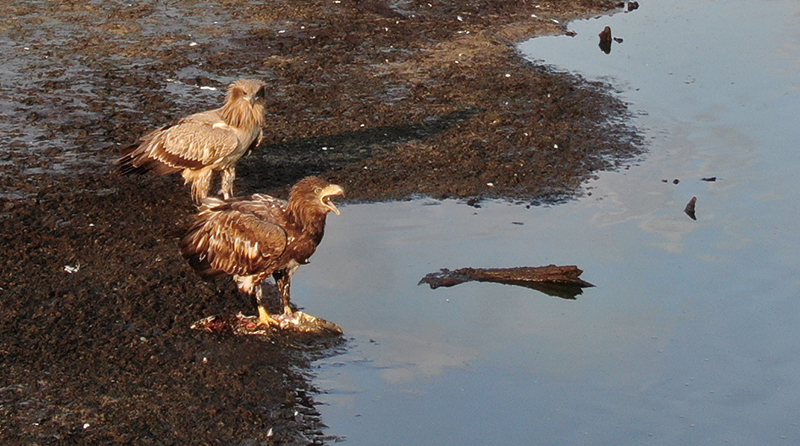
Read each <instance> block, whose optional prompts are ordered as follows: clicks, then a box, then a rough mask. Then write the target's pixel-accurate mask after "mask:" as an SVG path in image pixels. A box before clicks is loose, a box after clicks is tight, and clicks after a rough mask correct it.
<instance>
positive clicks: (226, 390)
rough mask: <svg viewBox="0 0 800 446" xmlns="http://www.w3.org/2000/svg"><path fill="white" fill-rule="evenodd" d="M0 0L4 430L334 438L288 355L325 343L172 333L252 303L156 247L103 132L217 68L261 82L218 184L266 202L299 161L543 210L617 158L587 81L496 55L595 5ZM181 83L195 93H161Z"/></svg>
mask: <svg viewBox="0 0 800 446" xmlns="http://www.w3.org/2000/svg"><path fill="white" fill-rule="evenodd" d="M3 6H4V8H5V10H6V11H7V14H6V18H5V19H4V20H3V22H2V28H1V29H2V30H3V33H2V35H3V36H4V39H5V40H4V41H5V42H6V44H7V46H8V47H11V48H13V49H14V50H15V51H19V53H18V54H7V55H6V56H5V58H4V59H3V60H4V65H5V66H6V68H7V69H8V70H9V72H10V73H11V74H10V75H9V76H8V77H7V79H6V81H4V82H3V84H2V86H1V87H2V91H3V92H4V95H5V96H6V101H7V103H10V104H12V108H13V110H11V111H8V110H4V114H3V118H2V121H0V126H2V127H3V129H5V132H4V133H5V135H3V136H2V137H0V143H2V144H3V149H2V150H0V190H2V191H3V193H2V195H0V197H2V198H0V225H2V232H1V234H2V246H3V248H2V256H1V257H0V258H1V259H2V260H0V261H1V262H2V269H1V270H0V271H1V272H0V294H1V295H2V299H0V312H1V313H2V315H3V317H2V319H0V320H2V322H0V440H1V441H2V442H3V443H4V444H15V443H22V444H32V443H36V444H75V443H77V444H108V443H131V444H320V443H326V442H332V441H333V440H335V439H332V438H326V437H325V435H324V433H323V428H324V424H323V423H324V420H320V419H319V414H318V412H317V411H316V409H315V408H314V398H313V395H314V388H313V385H312V384H311V383H310V375H309V373H310V372H309V368H308V366H309V364H310V362H311V361H313V360H314V358H317V357H320V356H325V355H335V354H336V352H337V350H338V349H341V348H346V338H345V339H343V340H341V341H330V342H317V343H309V342H305V341H304V342H301V343H298V342H294V341H293V340H281V339H278V340H276V341H274V342H264V341H261V340H258V339H252V338H250V339H243V338H238V337H232V336H223V335H211V334H208V333H204V332H198V331H193V330H190V329H189V326H190V325H191V323H192V322H194V321H196V320H198V319H200V318H203V317H206V316H209V315H213V314H234V313H236V312H239V311H243V312H246V313H252V312H254V308H253V306H252V303H251V302H250V301H248V300H247V299H246V298H244V297H241V296H239V295H238V294H237V292H236V290H235V288H234V286H233V284H232V283H231V282H230V281H220V282H216V283H204V282H202V281H201V280H200V279H199V278H198V277H197V276H196V275H195V274H194V273H193V272H192V271H191V269H190V268H189V267H188V266H187V265H186V264H185V262H184V261H183V259H182V258H181V257H180V255H179V253H178V249H177V240H178V239H179V238H180V236H181V234H182V232H183V230H184V229H185V227H186V224H187V223H188V221H189V218H190V217H191V215H192V213H193V212H194V209H195V208H194V207H193V205H192V203H191V200H190V198H189V191H188V188H186V187H184V186H183V185H182V180H181V179H180V178H179V177H178V176H176V175H174V176H168V177H156V176H153V175H145V176H135V177H122V176H119V175H118V174H116V173H115V172H114V168H113V162H114V160H115V159H116V157H117V156H118V153H119V150H120V149H121V148H122V147H124V146H126V145H129V144H133V143H135V142H136V140H137V139H138V138H139V137H140V136H141V135H142V134H143V133H144V132H146V131H147V130H149V129H152V128H154V127H157V126H160V125H164V124H167V123H169V122H170V121H171V120H172V119H174V118H177V117H180V116H183V115H185V114H188V113H192V112H195V111H199V110H202V109H207V108H211V107H215V106H217V105H218V104H219V103H220V102H221V100H222V93H221V89H223V88H224V86H225V84H226V83H227V82H228V81H229V80H232V79H235V78H239V77H251V76H258V77H260V78H262V79H264V80H265V81H266V82H267V83H268V84H269V85H270V89H271V94H270V96H269V98H268V101H267V109H268V121H269V124H268V126H267V128H266V129H265V131H266V141H265V143H264V144H263V145H262V146H261V147H259V148H258V149H257V150H255V151H254V152H253V153H251V154H249V155H248V156H246V157H245V158H243V159H242V161H241V162H240V163H239V167H238V176H237V180H236V184H235V188H236V191H237V192H238V193H242V194H245V193H253V192H265V193H270V194H276V195H280V196H285V193H286V188H287V187H288V186H290V185H291V184H293V183H294V182H295V181H297V180H298V179H299V178H302V177H303V176H306V175H311V174H316V175H322V176H324V177H326V178H328V179H330V180H331V181H333V182H337V183H339V184H342V185H343V186H345V188H346V189H347V192H348V198H347V199H348V200H352V201H376V200H388V199H406V198H410V197H413V196H419V195H426V196H431V197H435V198H444V197H457V198H462V199H463V200H464V202H465V203H468V204H476V203H477V202H479V201H480V200H481V199H484V198H507V199H511V200H515V201H519V202H522V203H531V204H540V203H555V202H560V201H563V200H567V199H570V198H572V197H575V196H577V195H580V194H581V193H582V191H581V189H580V185H581V184H582V183H583V182H584V181H586V180H587V179H589V178H591V176H592V175H593V174H594V173H595V172H597V171H598V170H604V169H613V168H616V167H619V166H620V165H623V164H625V163H626V162H629V161H630V160H631V159H632V158H633V157H635V156H636V155H638V154H639V153H640V151H641V140H640V138H639V137H638V135H637V133H636V131H635V129H633V128H631V127H630V126H629V125H627V124H626V121H625V118H626V117H627V116H628V110H627V109H626V107H625V104H624V103H622V102H621V101H619V100H618V99H617V98H615V97H613V96H612V95H611V94H610V92H609V89H608V88H607V87H606V86H604V85H601V84H596V83H589V82H586V81H584V80H582V79H580V78H576V77H573V76H570V75H566V74H559V73H552V72H550V71H548V70H547V69H546V68H544V67H540V66H535V65H533V64H530V63H526V62H524V61H523V60H522V59H521V58H520V57H519V54H518V53H517V52H516V50H515V48H514V44H515V43H516V42H518V41H519V40H521V39H525V38H528V37H531V36H533V35H538V34H545V33H563V32H565V31H566V30H567V28H566V27H565V26H564V24H565V23H566V20H568V19H569V18H574V17H578V16H584V15H587V14H590V13H599V12H600V11H610V10H613V8H615V6H616V2H609V1H599V0H571V1H563V2H553V3H552V4H551V3H549V2H541V3H526V2H515V3H514V4H509V2H502V1H494V2H447V3H446V4H444V3H438V2H426V1H423V2H415V1H409V2H382V1H377V0H371V1H370V0H367V1H359V2H353V1H347V0H342V1H341V2H333V1H326V2H314V1H310V2H309V1H304V2H299V1H293V0H291V1H286V2H281V3H263V4H249V3H248V2H240V1H229V2H224V3H221V4H215V5H208V4H206V3H203V4H197V3H195V2H192V1H186V0H176V1H173V2H168V3H167V4H164V3H155V2H144V3H136V4H132V5H130V6H129V5H128V4H118V5H106V4H84V3H72V2H62V1H56V2H50V3H48V4H37V5H19V4H17V3H13V2H9V4H4V5H3ZM534 15H535V17H533V16H534ZM556 21H557V22H558V23H556ZM187 86H195V87H206V88H207V89H208V88H216V89H217V90H216V92H214V90H199V89H198V88H195V87H187ZM186 88H192V89H194V90H195V91H198V92H203V94H199V93H198V94H196V95H193V96H190V97H186V96H185V95H179V94H176V93H175V91H186ZM209 92H210V93H209ZM206 93H207V94H206ZM324 247H325V244H324V241H323V244H322V246H321V247H320V249H324ZM298 280H302V272H301V273H300V275H299V276H298ZM332 298H335V296H334V297H332ZM300 301H301V302H300V303H302V299H300ZM308 311H309V312H310V313H312V314H313V313H314V311H313V308H312V309H308ZM343 328H344V329H345V332H346V331H347V327H343Z"/></svg>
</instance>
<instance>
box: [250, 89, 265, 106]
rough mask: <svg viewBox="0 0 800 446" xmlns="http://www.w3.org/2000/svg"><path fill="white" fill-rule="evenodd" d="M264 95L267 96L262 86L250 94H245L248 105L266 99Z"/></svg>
mask: <svg viewBox="0 0 800 446" xmlns="http://www.w3.org/2000/svg"><path fill="white" fill-rule="evenodd" d="M266 97H267V92H266V90H265V89H264V87H261V88H259V89H258V91H257V92H255V93H253V94H251V95H248V96H247V101H248V102H250V105H253V104H255V103H256V102H258V101H260V100H264V99H266Z"/></svg>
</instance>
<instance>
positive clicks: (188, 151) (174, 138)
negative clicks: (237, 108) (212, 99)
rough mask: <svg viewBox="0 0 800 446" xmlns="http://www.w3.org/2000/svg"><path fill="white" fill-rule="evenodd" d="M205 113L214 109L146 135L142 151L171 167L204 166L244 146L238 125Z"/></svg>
mask: <svg viewBox="0 0 800 446" xmlns="http://www.w3.org/2000/svg"><path fill="white" fill-rule="evenodd" d="M205 114H209V115H211V114H212V113H211V112H206V113H203V114H198V115H192V116H189V117H187V118H184V119H182V120H181V121H178V122H177V123H176V124H173V125H170V126H167V127H163V128H161V129H158V130H155V131H153V132H152V133H150V134H148V135H146V136H145V137H144V138H143V140H142V145H141V147H142V148H143V149H144V151H143V152H144V153H143V154H146V157H147V158H150V159H153V160H156V161H158V162H160V163H162V164H164V165H166V166H168V167H169V168H171V169H186V168H189V169H201V168H203V167H206V166H211V165H213V164H215V163H217V162H219V161H220V160H221V159H222V158H224V157H226V156H228V155H230V154H231V153H234V152H236V151H237V150H241V148H240V147H239V144H240V142H239V138H238V137H237V136H238V133H239V131H238V129H235V128H233V127H230V126H229V125H227V124H225V123H224V122H223V121H222V120H221V119H213V116H203V115H205ZM214 114H215V113H214Z"/></svg>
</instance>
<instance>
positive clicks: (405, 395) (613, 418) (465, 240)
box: [293, 0, 800, 445]
mask: <svg viewBox="0 0 800 446" xmlns="http://www.w3.org/2000/svg"><path fill="white" fill-rule="evenodd" d="M642 3H643V5H642V7H641V8H640V9H639V10H637V11H635V12H632V13H620V14H616V15H613V16H603V17H599V18H593V19H589V20H584V21H578V22H573V23H571V24H570V26H569V28H570V29H573V30H575V31H576V32H577V36H576V37H572V38H571V37H566V36H558V37H543V38H538V39H534V40H532V41H530V42H527V43H525V44H523V45H521V47H520V49H521V51H522V52H523V53H524V54H525V55H526V57H528V58H531V59H534V60H540V61H544V63H547V64H552V65H554V66H556V67H558V69H564V70H569V71H576V72H578V73H580V74H582V75H584V76H585V77H587V78H588V79H601V80H604V81H606V82H609V83H611V84H612V85H613V86H614V87H615V88H617V89H618V90H619V94H620V95H621V96H622V97H623V98H624V99H625V100H627V101H629V102H630V103H631V108H632V109H633V110H635V111H637V113H638V115H637V117H636V118H635V123H636V125H637V126H639V127H640V128H643V129H644V130H645V132H646V135H647V136H648V137H649V139H650V141H651V145H650V153H649V154H648V155H647V156H646V158H645V160H644V161H643V162H641V163H640V164H638V165H634V166H631V167H630V168H629V169H626V170H623V171H621V172H616V173H603V174H600V176H599V179H598V180H596V181H593V182H592V183H590V184H588V185H587V187H588V188H589V189H588V190H589V192H590V193H591V195H590V196H587V197H584V198H583V199H580V200H577V201H574V202H570V203H567V204H564V205H558V206H553V207H535V208H530V209H528V208H526V207H524V206H519V205H513V204H508V203H499V202H492V203H484V204H483V205H482V207H480V208H477V209H476V208H472V207H469V206H466V205H464V204H460V203H455V202H450V201H446V202H436V201H432V200H418V201H412V202H403V203H386V204H372V205H350V206H345V207H343V209H342V215H341V216H331V217H330V218H329V219H328V224H329V227H328V231H327V233H326V238H325V240H324V242H323V243H322V246H321V247H320V249H319V251H318V252H317V254H316V255H315V256H314V259H313V261H312V263H311V265H309V266H307V267H304V268H303V269H301V271H300V272H299V274H298V275H297V276H296V280H295V282H294V290H293V296H295V297H294V300H295V301H296V302H297V304H298V305H301V306H305V308H306V310H307V311H308V312H310V313H311V314H314V315H317V316H322V317H325V318H327V319H330V320H333V321H336V322H337V323H339V324H340V325H341V326H342V327H343V328H344V329H345V330H346V332H347V335H348V336H349V338H350V339H351V341H350V344H349V349H348V351H347V352H346V353H344V354H343V355H340V356H336V357H333V358H329V359H326V360H323V361H320V362H318V363H317V366H318V369H317V370H316V372H317V378H316V381H315V384H316V385H317V386H318V387H319V388H320V390H321V391H322V392H323V393H322V394H321V395H319V396H318V398H317V400H318V401H319V402H321V403H323V404H322V405H321V406H320V410H321V412H322V420H323V421H324V422H325V423H326V424H327V425H328V426H330V427H329V429H328V431H327V433H328V434H330V435H334V436H341V437H344V438H346V440H347V443H348V444H358V445H361V444H365V445H366V444H387V443H388V444H409V445H412V444H413V445H426V444H431V445H433V444H436V445H446V444H453V445H456V444H458V445H461V444H485V443H491V444H514V443H523V444H530V443H536V444H723V443H726V442H728V443H731V444H773V443H781V444H784V443H785V442H786V441H797V439H798V437H800V426H798V423H799V422H798V420H797V416H796V411H795V409H796V408H797V405H798V401H800V381H798V379H797V370H798V369H800V345H798V341H797V340H798V339H800V324H797V323H796V319H797V317H798V315H799V314H800V299H798V295H800V293H798V291H799V290H800V281H799V280H798V279H797V277H796V272H797V271H798V267H800V255H799V254H798V250H797V249H796V246H798V241H799V240H798V235H797V234H798V231H797V222H798V221H800V219H799V218H798V217H800V216H799V215H798V213H800V211H798V206H797V205H796V189H797V185H798V179H797V175H796V174H795V169H796V167H795V166H797V165H798V161H800V160H798V157H800V152H798V150H797V148H796V144H797V141H798V140H800V138H798V136H800V122H798V121H800V113H799V112H800V76H799V75H798V74H800V51H798V50H800V31H799V30H800V28H798V27H797V24H798V22H800V4H798V3H796V2H793V1H789V0H784V1H780V0H776V1H770V2H752V1H743V0H742V1H740V0H724V1H702V0H701V1H698V0H692V1H686V0H674V1H669V2H667V1H660V2H656V1H653V2H642ZM606 25H608V26H611V28H612V31H613V33H614V35H615V36H617V37H621V38H623V39H624V40H623V43H621V44H617V43H615V44H614V45H613V46H612V50H611V53H610V54H605V53H603V52H601V51H600V49H599V48H598V45H597V43H598V38H597V33H598V32H599V31H600V30H602V29H603V27H604V26H606ZM708 177H716V181H714V182H709V181H702V180H701V179H702V178H708ZM675 179H677V180H679V182H678V183H677V184H675V183H674V181H673V180H675ZM665 180H666V181H665ZM693 196H696V197H697V220H696V221H694V220H691V219H690V218H689V217H688V216H686V215H685V214H684V213H683V209H684V206H685V205H686V203H687V202H688V201H689V200H690V199H691V198H692V197H693ZM549 263H555V264H576V265H578V266H579V267H580V268H582V269H584V270H585V273H584V275H583V278H584V279H585V280H588V281H589V282H592V283H594V284H596V285H597V287H596V288H590V289H587V290H586V291H585V293H584V294H583V295H582V296H579V297H578V299H577V300H575V301H568V300H563V299H558V298H552V297H548V296H546V295H544V294H541V293H538V292H536V291H532V290H529V289H525V288H520V287H513V286H504V285H497V284H480V283H467V284H462V285H458V286H455V287H453V288H440V289H437V290H431V289H429V288H428V287H427V286H418V285H417V282H418V281H419V280H420V279H421V278H422V277H423V276H424V275H425V274H427V273H430V272H435V271H438V270H439V269H440V268H451V269H453V268H460V267H466V266H471V267H512V266H526V265H527V266H538V265H546V264H549Z"/></svg>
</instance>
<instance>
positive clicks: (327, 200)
mask: <svg viewBox="0 0 800 446" xmlns="http://www.w3.org/2000/svg"><path fill="white" fill-rule="evenodd" d="M336 195H339V196H344V189H342V186H339V185H336V184H331V185H329V186H328V187H326V188H325V189H322V191H321V192H320V193H319V197H320V200H322V204H324V205H325V207H327V208H328V209H330V210H331V211H333V212H335V213H336V215H339V209H338V208H337V207H336V205H335V204H333V202H332V201H331V197H334V196H336Z"/></svg>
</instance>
